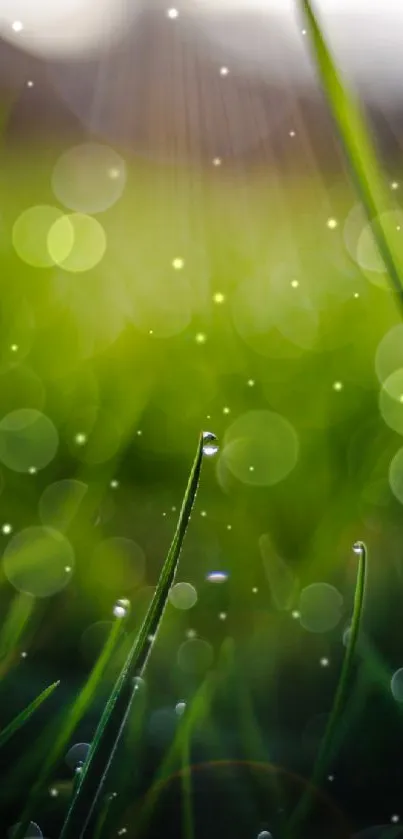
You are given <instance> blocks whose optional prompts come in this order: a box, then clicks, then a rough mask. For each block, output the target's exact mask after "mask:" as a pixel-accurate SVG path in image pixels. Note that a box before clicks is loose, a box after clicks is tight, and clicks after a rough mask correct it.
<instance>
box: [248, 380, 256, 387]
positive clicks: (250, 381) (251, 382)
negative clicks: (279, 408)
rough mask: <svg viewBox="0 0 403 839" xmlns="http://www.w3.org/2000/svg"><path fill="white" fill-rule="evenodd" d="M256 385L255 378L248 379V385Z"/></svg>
mask: <svg viewBox="0 0 403 839" xmlns="http://www.w3.org/2000/svg"><path fill="white" fill-rule="evenodd" d="M254 386H255V380H254V379H248V387H254Z"/></svg>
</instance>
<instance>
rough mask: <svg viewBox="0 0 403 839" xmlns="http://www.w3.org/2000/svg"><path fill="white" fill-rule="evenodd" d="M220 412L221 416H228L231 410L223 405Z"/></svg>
mask: <svg viewBox="0 0 403 839" xmlns="http://www.w3.org/2000/svg"><path fill="white" fill-rule="evenodd" d="M222 412H223V414H230V413H231V408H228V405H225V407H224V408H223V409H222Z"/></svg>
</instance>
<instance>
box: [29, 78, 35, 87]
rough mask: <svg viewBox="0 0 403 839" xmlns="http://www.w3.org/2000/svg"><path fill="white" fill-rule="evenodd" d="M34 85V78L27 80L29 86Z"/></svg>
mask: <svg viewBox="0 0 403 839" xmlns="http://www.w3.org/2000/svg"><path fill="white" fill-rule="evenodd" d="M33 86H34V83H33V81H32V79H29V80H28V81H27V87H33Z"/></svg>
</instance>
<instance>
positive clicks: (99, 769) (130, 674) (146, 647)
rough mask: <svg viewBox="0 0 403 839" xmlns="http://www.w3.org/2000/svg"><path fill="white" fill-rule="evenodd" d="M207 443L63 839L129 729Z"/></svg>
mask: <svg viewBox="0 0 403 839" xmlns="http://www.w3.org/2000/svg"><path fill="white" fill-rule="evenodd" d="M208 438H209V439H210V441H211V440H212V439H215V438H214V435H208ZM206 439H207V435H203V434H202V435H201V436H200V440H199V443H198V446H197V451H196V456H195V459H194V462H193V466H192V469H191V472H190V476H189V480H188V485H187V487H186V491H185V495H184V498H183V502H182V507H181V511H180V514H179V519H178V523H177V526H176V530H175V533H174V537H173V540H172V543H171V546H170V548H169V551H168V555H167V557H166V559H165V562H164V564H163V567H162V571H161V574H160V577H159V580H158V583H157V586H156V589H155V593H154V596H153V599H152V601H151V603H150V606H149V609H148V611H147V614H146V616H145V618H144V621H143V623H142V625H141V627H140V631H139V632H138V634H137V635H136V636H135V638H134V640H133V644H132V646H131V649H130V651H129V654H128V656H127V659H126V661H125V664H124V666H123V668H122V671H121V673H120V675H119V676H118V678H117V680H116V683H115V685H114V687H113V690H112V693H111V695H110V697H109V699H108V701H107V703H106V706H105V709H104V712H103V714H102V717H101V720H100V722H99V725H98V728H97V730H96V732H95V736H94V739H93V742H92V746H91V749H90V752H89V755H88V758H87V760H86V762H85V764H84V766H83V770H82V773H81V777H80V783H79V784H78V788H77V790H76V792H75V794H74V796H73V800H72V803H71V806H70V809H69V811H68V813H67V817H66V820H65V823H64V826H63V828H62V832H61V835H60V839H80V837H82V835H83V833H84V831H85V829H86V826H87V824H88V822H89V819H90V817H91V815H92V813H93V810H94V807H95V805H96V802H97V799H98V796H99V793H100V791H101V789H102V787H103V784H104V781H105V778H106V775H107V772H108V770H109V767H110V764H111V762H112V759H113V756H114V753H115V750H116V747H117V744H118V742H119V739H120V737H121V735H122V732H123V730H124V727H125V725H126V721H127V718H128V716H129V713H130V709H131V705H132V702H133V700H134V697H135V694H136V690H137V684H136V678H135V677H138V676H141V674H142V673H143V672H144V669H145V667H146V664H147V660H148V657H149V655H150V652H151V649H152V645H153V642H154V639H155V637H156V634H157V632H158V628H159V626H160V622H161V619H162V616H163V614H164V611H165V607H166V604H167V600H168V594H169V590H170V588H171V586H172V584H173V582H174V579H175V574H176V570H177V567H178V563H179V556H180V552H181V549H182V544H183V540H184V538H185V534H186V530H187V527H188V524H189V518H190V514H191V511H192V507H193V504H194V500H195V497H196V493H197V487H198V484H199V478H200V472H201V466H202V461H203V451H204V447H205V445H206Z"/></svg>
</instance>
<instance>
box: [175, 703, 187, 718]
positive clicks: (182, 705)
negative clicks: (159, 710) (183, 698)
mask: <svg viewBox="0 0 403 839" xmlns="http://www.w3.org/2000/svg"><path fill="white" fill-rule="evenodd" d="M185 711H186V702H178V703H177V705H176V707H175V713H176V715H177V716H178V717H181V716H182V714H184V713H185Z"/></svg>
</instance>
